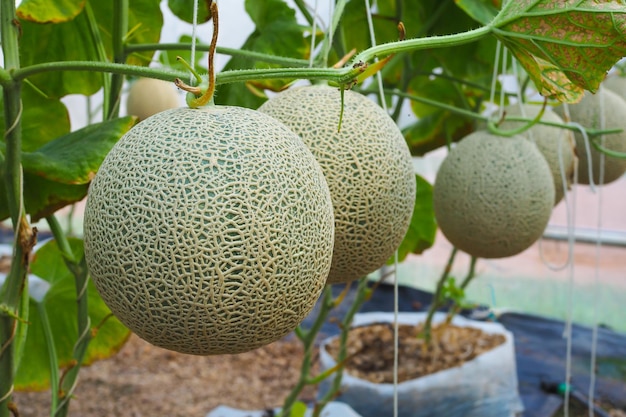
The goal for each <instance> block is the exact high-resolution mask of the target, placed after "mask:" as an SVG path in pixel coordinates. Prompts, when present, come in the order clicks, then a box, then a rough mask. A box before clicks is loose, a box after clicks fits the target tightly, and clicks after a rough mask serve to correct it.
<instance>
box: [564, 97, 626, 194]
mask: <svg viewBox="0 0 626 417" xmlns="http://www.w3.org/2000/svg"><path fill="white" fill-rule="evenodd" d="M567 109H568V111H569V117H570V119H571V121H572V122H576V123H579V124H580V125H582V126H583V127H585V128H589V129H596V130H599V129H609V128H611V129H623V130H622V132H620V133H612V134H607V135H604V136H603V137H602V138H595V140H598V141H599V143H601V144H602V145H603V146H604V147H605V148H607V149H610V150H613V151H617V152H626V101H624V99H622V98H621V97H620V96H618V95H617V94H616V93H614V92H613V91H611V90H609V89H607V88H604V87H600V89H599V90H598V92H597V93H596V94H591V93H589V92H585V95H584V97H583V99H582V100H581V101H580V102H578V103H576V104H569V105H568V107H567ZM555 111H556V112H557V113H558V114H559V115H560V116H561V117H563V118H564V119H565V118H566V117H565V115H566V111H565V106H564V105H562V106H558V107H556V108H555ZM574 138H575V140H576V152H577V154H578V182H579V183H580V184H589V183H590V182H591V181H590V176H589V162H591V168H592V172H593V174H592V175H593V182H594V184H600V162H601V160H602V153H601V152H600V151H598V150H596V149H595V148H594V147H593V145H592V144H591V143H590V144H589V148H590V152H589V153H587V147H586V146H585V139H584V137H583V135H582V133H580V132H579V131H575V133H574ZM624 172H626V159H622V158H616V157H613V156H608V155H605V156H604V176H603V180H602V184H608V183H610V182H613V181H615V180H617V179H618V178H620V177H621V176H622V175H623V174H624Z"/></svg>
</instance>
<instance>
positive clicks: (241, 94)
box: [215, 0, 310, 108]
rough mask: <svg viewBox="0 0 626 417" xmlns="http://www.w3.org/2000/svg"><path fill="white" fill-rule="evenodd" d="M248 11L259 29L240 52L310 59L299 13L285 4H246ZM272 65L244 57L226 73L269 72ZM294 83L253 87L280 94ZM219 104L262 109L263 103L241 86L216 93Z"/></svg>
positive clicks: (278, 0) (276, 0) (253, 0)
mask: <svg viewBox="0 0 626 417" xmlns="http://www.w3.org/2000/svg"><path fill="white" fill-rule="evenodd" d="M246 11H247V12H248V14H249V15H250V17H251V18H252V20H253V22H254V23H255V25H256V29H255V31H254V32H253V33H252V34H251V35H250V36H249V37H248V39H247V40H246V42H245V43H244V44H243V46H242V48H241V49H245V50H250V51H256V52H263V53H266V54H270V55H278V56H284V57H289V58H308V56H309V52H310V45H309V42H308V41H307V39H306V37H305V36H304V31H303V28H302V27H301V26H300V25H299V24H298V22H297V20H296V13H295V11H294V10H293V9H291V8H290V7H289V6H287V4H286V3H285V2H284V1H283V0H265V1H258V0H246ZM268 66H273V64H267V63H259V62H255V61H253V60H250V59H246V58H242V57H233V58H231V59H230V60H229V61H228V63H227V64H226V66H225V67H224V70H225V71H227V70H233V69H246V68H267V67H268ZM289 81H291V80H272V81H269V80H268V81H262V82H259V83H257V84H254V86H253V87H256V88H259V89H265V88H267V89H272V90H278V89H280V88H282V87H283V86H284V85H285V84H286V83H288V82H289ZM215 101H216V103H218V104H228V105H238V106H243V107H249V108H257V107H259V106H260V105H261V104H262V103H263V101H264V99H263V98H261V97H258V96H256V95H254V94H252V93H251V92H250V90H249V88H248V87H246V85H245V84H242V83H235V84H226V85H221V86H220V87H219V89H218V91H217V93H216V96H215Z"/></svg>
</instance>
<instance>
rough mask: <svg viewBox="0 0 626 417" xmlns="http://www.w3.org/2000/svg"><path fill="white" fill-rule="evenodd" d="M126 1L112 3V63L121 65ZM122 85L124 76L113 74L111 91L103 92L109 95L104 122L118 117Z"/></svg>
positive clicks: (125, 22) (124, 34)
mask: <svg viewBox="0 0 626 417" xmlns="http://www.w3.org/2000/svg"><path fill="white" fill-rule="evenodd" d="M128 1H129V0H114V1H113V32H112V42H113V62H115V63H119V64H123V63H124V62H126V50H125V43H126V34H127V33H128ZM123 84H124V76H123V75H122V74H116V73H113V76H112V77H111V85H110V86H111V89H110V90H109V91H105V94H108V95H109V99H108V103H109V108H108V109H105V112H106V114H105V118H104V119H105V120H110V119H113V118H115V117H117V116H118V114H119V110H120V97H121V94H122V86H123Z"/></svg>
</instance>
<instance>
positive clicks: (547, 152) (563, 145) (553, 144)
mask: <svg viewBox="0 0 626 417" xmlns="http://www.w3.org/2000/svg"><path fill="white" fill-rule="evenodd" d="M541 108H542V106H540V105H534V104H523V105H522V106H520V105H517V104H515V105H511V106H508V107H507V108H506V109H505V115H506V116H507V117H509V116H519V117H526V118H529V119H534V118H535V117H537V115H538V114H539V112H540V111H541ZM541 120H542V121H545V122H552V123H560V124H563V123H564V122H563V119H561V118H560V117H559V116H558V115H557V114H556V113H554V112H553V111H552V110H551V109H550V108H549V107H548V108H546V109H545V110H544V113H543V115H542V117H541ZM525 124H526V122H517V121H512V120H505V121H503V122H502V123H501V124H500V125H499V126H498V127H499V128H500V129H504V130H512V129H516V128H518V127H522V126H523V125H525ZM520 136H524V137H525V138H528V139H530V140H532V141H533V142H534V143H535V144H536V145H537V148H538V149H539V151H540V152H541V154H542V155H543V156H544V158H546V161H547V162H548V165H549V166H550V171H551V172H552V179H553V182H554V190H555V195H554V204H555V205H556V204H557V203H558V202H559V201H561V200H562V199H563V196H564V195H565V189H564V188H563V179H562V177H561V170H562V171H563V174H564V175H565V180H566V183H567V189H569V186H570V185H571V183H572V178H573V175H574V169H575V167H576V152H575V145H574V138H573V135H572V133H571V131H569V130H567V129H562V128H558V127H554V126H547V125H543V124H539V123H537V124H535V125H534V126H533V127H531V128H530V129H528V130H526V131H524V132H522V133H520Z"/></svg>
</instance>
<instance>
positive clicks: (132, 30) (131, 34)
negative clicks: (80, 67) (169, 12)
mask: <svg viewBox="0 0 626 417" xmlns="http://www.w3.org/2000/svg"><path fill="white" fill-rule="evenodd" d="M114 3H115V2H113V1H110V0H108V1H103V0H90V1H89V4H90V5H91V7H92V8H93V12H94V15H95V18H96V20H97V21H98V25H99V27H100V35H101V36H102V41H103V43H104V47H105V49H106V52H107V56H108V57H109V59H111V58H112V56H113V48H112V37H111V33H112V28H113V19H115V16H116V14H115V13H114V11H113V7H114ZM159 3H160V2H159V1H155V0H129V9H128V33H127V34H126V41H127V43H128V44H129V45H132V44H139V43H158V42H159V39H160V38H161V29H162V27H163V13H162V12H161V8H160V7H159ZM153 55H154V52H153V51H149V52H136V53H133V54H130V55H129V56H128V58H127V60H126V63H128V64H132V65H148V64H150V62H151V60H152V57H153Z"/></svg>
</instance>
